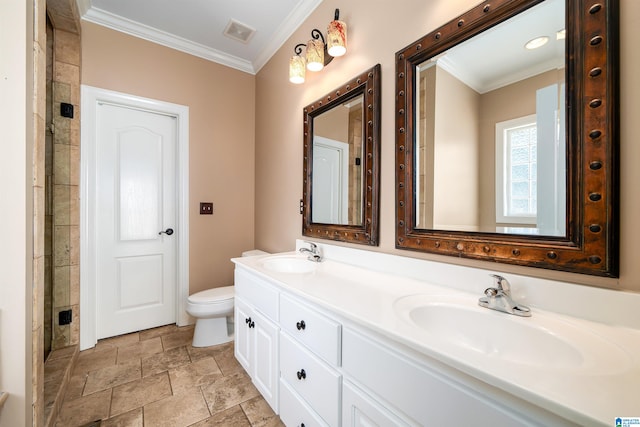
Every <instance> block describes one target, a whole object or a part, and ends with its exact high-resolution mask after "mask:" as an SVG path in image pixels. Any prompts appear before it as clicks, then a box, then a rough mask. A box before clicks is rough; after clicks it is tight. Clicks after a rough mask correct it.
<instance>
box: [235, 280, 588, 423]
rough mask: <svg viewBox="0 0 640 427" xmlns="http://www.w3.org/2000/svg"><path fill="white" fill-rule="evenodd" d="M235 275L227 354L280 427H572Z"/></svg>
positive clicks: (295, 297)
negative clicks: (232, 333)
mask: <svg viewBox="0 0 640 427" xmlns="http://www.w3.org/2000/svg"><path fill="white" fill-rule="evenodd" d="M235 271H236V273H235V280H236V300H235V306H236V309H235V310H236V311H235V323H236V338H235V355H236V358H237V359H238V361H239V362H240V364H242V366H243V367H244V368H245V369H246V371H247V372H248V373H249V375H250V376H251V378H252V380H253V382H254V384H255V386H256V387H257V388H258V390H259V391H260V392H261V393H262V395H263V396H264V398H265V399H266V400H267V402H268V403H269V404H270V405H271V407H272V408H273V409H274V411H275V412H276V413H278V414H279V415H280V418H281V419H282V421H283V422H284V424H285V425H286V426H287V427H316V426H317V427H365V426H367V427H371V426H379V427H384V426H390V427H391V426H394V427H395V426H404V427H416V426H441V425H443V426H444V425H482V426H492V427H500V426H504V427H517V426H575V425H576V424H573V423H571V422H570V421H568V420H567V419H565V418H561V417H559V416H558V415H555V414H554V413H552V412H549V411H547V410H545V409H542V408H541V407H539V406H537V405H536V404H534V403H532V402H529V401H526V400H523V399H521V398H518V397H516V396H514V395H513V394H510V393H508V392H506V391H504V390H502V389H501V388H500V387H499V384H495V385H492V384H490V381H489V382H484V381H482V380H480V379H478V378H475V377H473V376H471V375H468V374H467V373H465V372H463V371H462V370H458V369H456V368H455V367H453V366H450V365H449V364H447V363H445V362H444V361H441V360H438V359H436V358H434V357H431V356H429V355H427V354H424V353H421V352H419V351H417V350H415V349H412V348H411V347H409V346H405V345H404V344H402V341H401V340H398V339H396V336H395V335H385V334H384V333H383V332H381V331H379V330H375V329H373V327H367V326H366V324H363V322H362V321H359V320H358V319H352V318H350V317H348V316H346V315H345V314H344V312H340V311H333V310H332V309H331V306H330V305H323V304H322V301H323V300H322V299H318V298H315V299H314V298H311V297H310V298H306V297H305V293H303V292H300V291H299V290H296V289H295V288H291V289H289V288H288V287H287V286H286V285H285V284H283V282H282V281H280V280H275V279H274V280H273V282H270V281H269V279H267V278H266V277H267V276H266V275H261V274H258V273H256V274H254V273H253V272H252V271H251V270H250V269H244V268H236V270H235ZM296 277H298V279H297V280H299V281H303V280H307V279H306V278H305V277H302V276H296ZM309 280H312V278H309ZM300 283H303V284H302V285H298V286H300V287H304V286H307V285H306V282H300ZM343 310H344V309H343ZM425 339H427V338H425Z"/></svg>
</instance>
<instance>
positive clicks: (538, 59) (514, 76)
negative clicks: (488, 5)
mask: <svg viewBox="0 0 640 427" xmlns="http://www.w3.org/2000/svg"><path fill="white" fill-rule="evenodd" d="M564 3H565V2H564V0H547V1H544V2H542V3H540V4H538V5H536V6H534V7H532V8H531V9H529V10H527V11H525V12H523V13H521V14H519V15H517V16H515V17H513V18H511V19H509V20H508V21H506V22H503V23H501V24H499V25H497V26H495V27H493V28H491V29H489V30H487V31H485V32H483V33H481V34H479V35H477V36H475V37H473V38H472V39H470V40H467V41H466V42H464V43H460V44H459V45H457V46H455V47H453V48H452V49H450V50H448V51H447V52H446V53H443V54H441V55H438V56H437V57H435V58H434V59H436V60H437V63H438V65H440V66H441V67H442V68H444V69H446V70H447V71H449V72H450V73H451V74H453V75H454V76H455V77H456V78H458V80H461V81H463V82H464V83H465V84H466V85H467V86H469V87H471V88H472V89H474V90H475V91H476V92H478V93H480V94H482V93H486V92H489V91H492V90H494V89H497V88H500V87H503V86H506V85H508V84H511V83H514V82H517V81H520V80H523V79H526V78H528V77H532V76H535V75H537V74H540V73H542V72H545V71H549V70H553V69H561V68H563V67H564V61H565V49H564V47H565V40H564V39H559V40H558V39H556V33H557V32H558V31H559V30H562V29H564V27H565V10H564V9H565V4H564ZM540 36H547V37H549V42H548V43H547V44H546V45H544V46H542V47H541V48H539V49H535V50H527V49H525V47H524V45H525V44H526V43H527V42H528V41H529V40H532V39H534V38H536V37H540Z"/></svg>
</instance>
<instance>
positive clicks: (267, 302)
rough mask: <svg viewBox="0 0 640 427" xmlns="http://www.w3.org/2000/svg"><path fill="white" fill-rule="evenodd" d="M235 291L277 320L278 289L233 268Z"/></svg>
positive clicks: (266, 314) (260, 310)
mask: <svg viewBox="0 0 640 427" xmlns="http://www.w3.org/2000/svg"><path fill="white" fill-rule="evenodd" d="M234 277H235V292H236V295H238V296H239V297H241V298H242V299H244V300H245V301H246V302H248V303H249V304H250V305H252V306H253V307H254V308H255V309H256V310H258V311H259V312H260V313H262V314H263V315H265V316H266V317H268V318H269V319H271V320H274V321H276V322H277V321H278V291H277V290H276V289H275V288H274V287H273V286H271V285H270V284H268V283H267V282H265V281H264V280H262V279H261V278H259V277H257V276H255V275H253V274H251V273H249V272H247V271H245V270H242V269H239V268H236V269H235V273H234Z"/></svg>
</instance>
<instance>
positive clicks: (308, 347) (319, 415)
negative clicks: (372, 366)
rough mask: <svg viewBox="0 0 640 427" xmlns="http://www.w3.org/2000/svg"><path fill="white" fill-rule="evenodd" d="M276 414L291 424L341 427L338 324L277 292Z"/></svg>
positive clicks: (339, 335)
mask: <svg viewBox="0 0 640 427" xmlns="http://www.w3.org/2000/svg"><path fill="white" fill-rule="evenodd" d="M280 328H281V331H280V377H281V381H282V383H283V385H282V387H281V389H282V392H281V396H280V416H281V418H282V420H283V422H284V423H285V424H286V425H287V426H289V425H291V426H302V425H304V426H305V427H307V426H310V425H320V426H322V425H328V426H339V425H340V403H341V391H342V376H341V374H340V373H339V371H338V367H339V364H340V341H341V325H340V323H338V322H336V321H335V320H332V319H331V318H329V317H328V316H326V315H325V314H323V313H320V312H319V311H317V310H315V309H314V308H312V307H310V306H309V305H307V304H306V303H304V302H302V301H301V300H299V299H298V298H294V297H292V296H289V295H287V294H285V293H282V294H280Z"/></svg>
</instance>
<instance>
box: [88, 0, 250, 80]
mask: <svg viewBox="0 0 640 427" xmlns="http://www.w3.org/2000/svg"><path fill="white" fill-rule="evenodd" d="M79 1H87V0H79ZM82 19H84V20H85V21H87V22H92V23H94V24H98V25H102V26H104V27H107V28H111V29H112V30H116V31H120V32H122V33H125V34H129V35H131V36H134V37H138V38H141V39H144V40H148V41H150V42H154V43H157V44H160V45H162V46H166V47H168V48H171V49H175V50H179V51H181V52H185V53H188V54H190V55H194V56H197V57H200V58H204V59H207V60H209V61H212V62H216V63H218V64H222V65H226V66H228V67H231V68H235V69H236V70H240V71H244V72H245V73H249V74H255V70H254V68H253V64H252V63H251V62H249V61H247V60H244V59H241V58H238V57H236V56H233V55H228V54H226V53H224V52H222V51H219V50H217V49H212V48H210V47H207V46H204V45H202V44H200V43H195V42H192V41H190V40H187V39H184V38H182V37H178V36H175V35H173V34H170V33H167V32H165V31H160V30H158V29H156V28H153V27H150V26H148V25H145V24H141V23H139V22H136V21H133V20H130V19H127V18H123V17H122V16H119V15H115V14H113V13H110V12H107V11H105V10H102V9H98V8H96V7H90V8H89V9H88V10H87V11H86V12H85V13H84V14H83V16H82Z"/></svg>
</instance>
